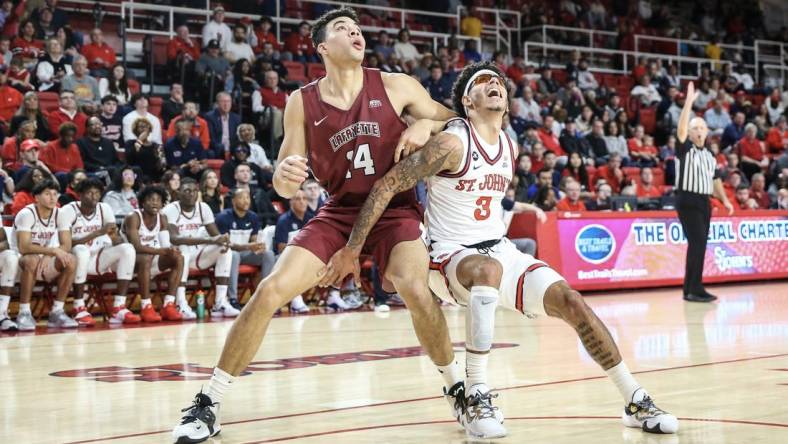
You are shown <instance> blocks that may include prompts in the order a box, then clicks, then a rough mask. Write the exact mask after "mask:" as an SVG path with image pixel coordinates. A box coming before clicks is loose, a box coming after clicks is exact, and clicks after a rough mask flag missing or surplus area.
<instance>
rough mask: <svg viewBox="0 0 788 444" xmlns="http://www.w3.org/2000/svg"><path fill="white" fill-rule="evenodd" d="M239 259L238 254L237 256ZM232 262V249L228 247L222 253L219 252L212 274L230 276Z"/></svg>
mask: <svg viewBox="0 0 788 444" xmlns="http://www.w3.org/2000/svg"><path fill="white" fill-rule="evenodd" d="M239 259H240V256H239ZM232 263H233V250H230V249H228V250H227V251H225V252H224V253H221V254H219V257H218V258H217V259H216V265H215V266H214V275H215V276H216V277H223V278H224V277H230V268H231V267H232Z"/></svg>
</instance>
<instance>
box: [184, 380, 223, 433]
mask: <svg viewBox="0 0 788 444" xmlns="http://www.w3.org/2000/svg"><path fill="white" fill-rule="evenodd" d="M218 410H219V404H218V403H215V402H213V401H211V398H210V397H209V396H208V395H206V394H204V393H202V392H200V393H198V394H197V396H195V397H194V401H193V402H192V405H191V406H189V407H186V408H185V409H183V410H181V411H182V412H186V415H184V416H183V418H181V423H180V424H178V425H177V426H175V428H174V429H173V430H172V438H173V439H174V440H175V443H176V444H192V443H198V442H203V441H206V440H207V439H208V438H210V437H212V436H216V435H218V434H219V432H220V431H221V430H222V429H221V426H220V425H219V421H218V420H217V418H216V414H217V412H218Z"/></svg>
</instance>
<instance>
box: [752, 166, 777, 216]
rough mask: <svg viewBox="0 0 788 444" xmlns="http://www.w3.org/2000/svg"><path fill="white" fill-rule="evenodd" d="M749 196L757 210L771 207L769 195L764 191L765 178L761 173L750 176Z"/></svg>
mask: <svg viewBox="0 0 788 444" xmlns="http://www.w3.org/2000/svg"><path fill="white" fill-rule="evenodd" d="M750 196H751V197H752V199H753V200H755V202H756V203H757V204H758V208H760V209H764V210H765V209H768V208H771V207H772V202H771V200H770V199H769V193H768V192H767V191H766V176H764V175H763V173H755V174H753V175H752V185H751V186H750Z"/></svg>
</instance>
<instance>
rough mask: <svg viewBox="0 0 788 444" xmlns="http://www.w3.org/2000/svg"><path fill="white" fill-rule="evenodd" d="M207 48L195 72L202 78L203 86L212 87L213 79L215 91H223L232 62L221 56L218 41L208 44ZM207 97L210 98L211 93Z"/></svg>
mask: <svg viewBox="0 0 788 444" xmlns="http://www.w3.org/2000/svg"><path fill="white" fill-rule="evenodd" d="M207 48H208V49H207V51H206V52H205V54H203V55H202V57H200V60H199V61H197V65H196V66H195V71H196V72H197V74H198V76H199V77H200V78H201V80H202V85H203V86H209V87H210V85H211V78H213V91H221V90H223V89H224V81H225V79H226V78H227V74H228V71H230V62H228V61H227V59H225V58H224V57H222V56H221V54H219V48H220V46H219V41H218V40H211V41H210V42H208V46H207ZM203 97H205V96H203ZM207 97H210V91H209V95H208V96H207Z"/></svg>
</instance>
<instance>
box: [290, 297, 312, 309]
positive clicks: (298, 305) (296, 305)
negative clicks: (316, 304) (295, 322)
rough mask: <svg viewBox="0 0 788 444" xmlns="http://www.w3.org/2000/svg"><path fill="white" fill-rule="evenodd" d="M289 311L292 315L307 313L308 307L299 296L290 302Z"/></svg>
mask: <svg viewBox="0 0 788 444" xmlns="http://www.w3.org/2000/svg"><path fill="white" fill-rule="evenodd" d="M290 311H291V312H293V313H309V307H308V306H307V305H306V304H305V303H304V297H303V296H301V295H300V294H299V295H298V296H296V297H294V298H293V300H292V301H290Z"/></svg>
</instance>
